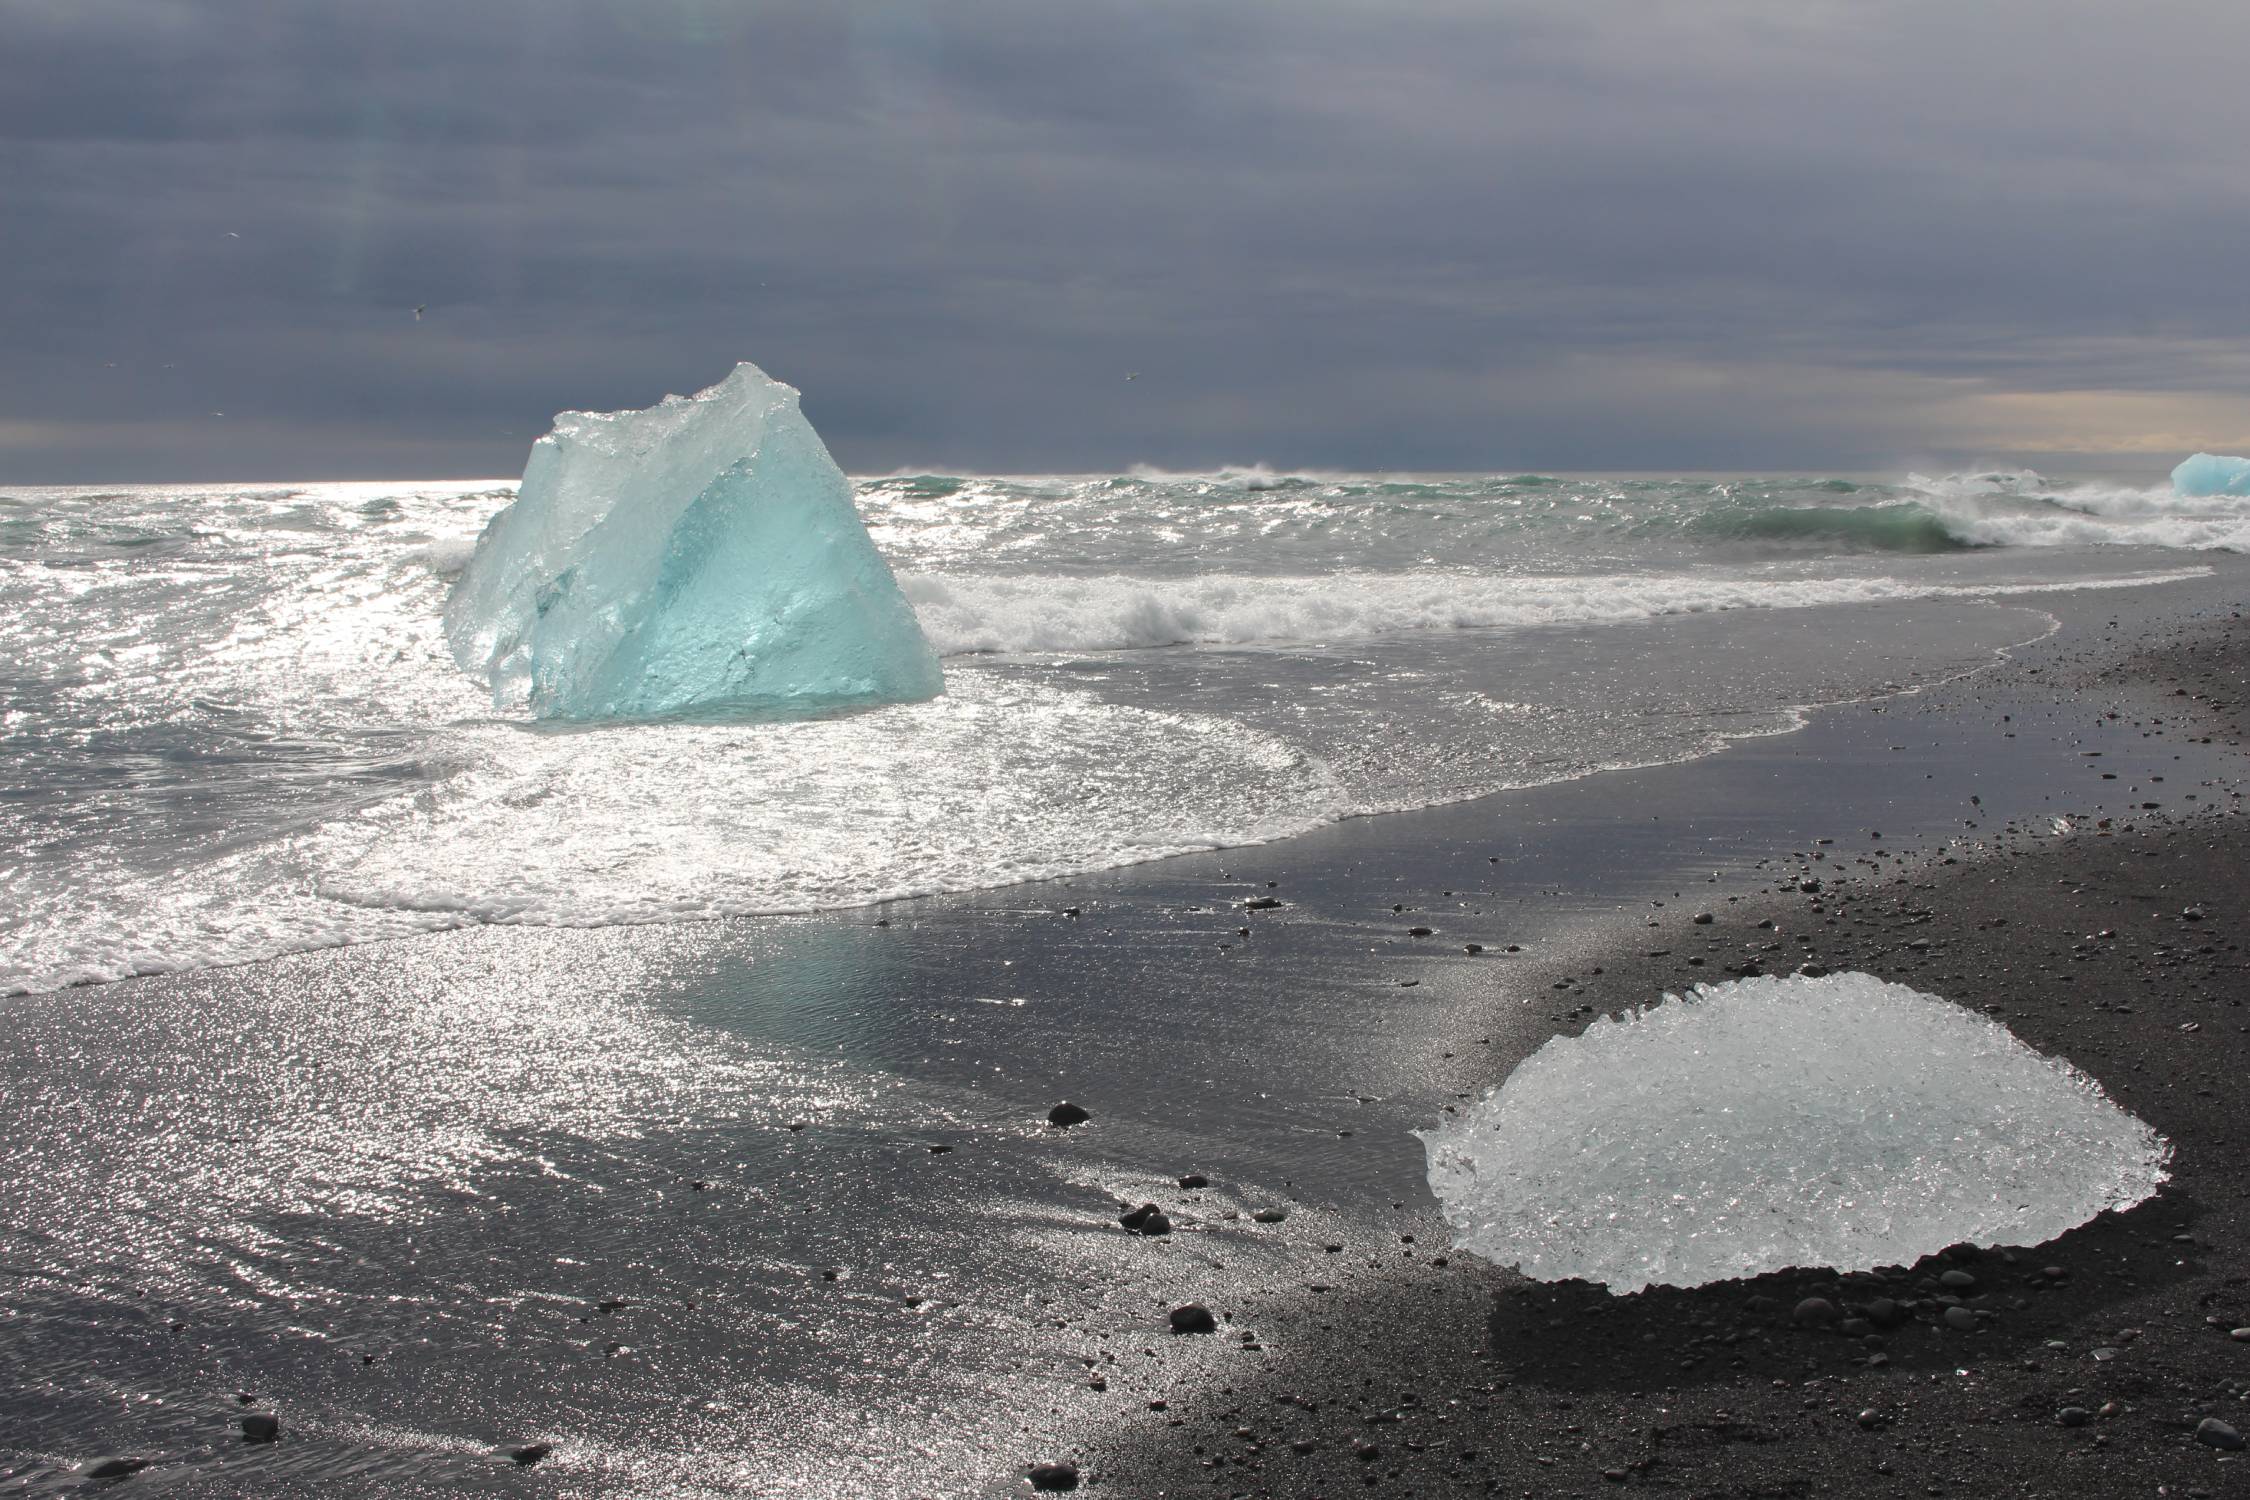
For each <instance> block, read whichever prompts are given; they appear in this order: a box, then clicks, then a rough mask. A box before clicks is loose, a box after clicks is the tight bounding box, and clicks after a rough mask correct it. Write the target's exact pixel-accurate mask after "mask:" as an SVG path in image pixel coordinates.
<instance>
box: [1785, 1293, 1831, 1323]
mask: <svg viewBox="0 0 2250 1500" xmlns="http://www.w3.org/2000/svg"><path fill="white" fill-rule="evenodd" d="M1789 1316H1790V1317H1791V1318H1793V1319H1795V1320H1796V1322H1797V1324H1798V1326H1799V1327H1802V1328H1811V1327H1815V1326H1819V1327H1825V1326H1827V1325H1828V1324H1830V1323H1833V1322H1835V1321H1836V1316H1837V1313H1836V1304H1835V1303H1833V1302H1831V1301H1829V1300H1828V1299H1827V1298H1826V1297H1807V1298H1806V1299H1805V1300H1804V1301H1802V1302H1800V1303H1798V1304H1797V1306H1796V1308H1795V1310H1794V1311H1792V1312H1791V1313H1790V1314H1789Z"/></svg>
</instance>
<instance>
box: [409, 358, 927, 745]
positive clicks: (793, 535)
mask: <svg viewBox="0 0 2250 1500" xmlns="http://www.w3.org/2000/svg"><path fill="white" fill-rule="evenodd" d="M445 631H446V639H447V641H448V643H449V644H450V645H451V646H452V648H453V656H454V659H455V660H456V661H458V662H459V663H460V664H461V667H462V669H463V670H464V671H467V672H469V673H471V674H473V675H476V676H480V677H483V678H485V679H487V680H488V681H489V682H490V683H491V685H492V697H493V702H494V704H495V705H496V706H501V707H506V706H511V705H514V704H517V703H528V704H529V705H530V708H531V710H532V712H533V713H534V714H536V715H537V716H538V717H540V718H543V719H618V718H649V717H655V716H659V715H676V714H707V713H717V714H722V715H726V716H730V717H755V718H798V717H803V716H806V715H810V714H817V713H820V712H823V711H826V710H830V709H836V708H843V707H850V706H854V705H864V704H874V703H912V702H919V701H920V700H922V699H925V698H931V697H935V696H936V695H937V694H938V693H940V692H942V691H943V690H944V686H945V682H944V678H943V676H942V674H941V673H940V671H939V668H938V662H937V657H936V655H935V653H933V652H932V651H931V649H930V646H929V643H928V642H927V641H926V640H924V639H923V637H922V630H921V627H920V625H919V624H917V623H916V621H915V618H914V611H913V609H912V608H911V607H910V606H909V605H908V604H907V602H906V599H905V597H904V596H903V595H901V594H900V592H899V588H898V584H897V582H896V581H895V580H894V579H893V578H892V577H891V570H890V568H889V567H888V566H886V565H885V563H884V562H883V559H882V556H881V554H879V553H877V552H876V550H875V544H874V543H873V542H872V541H870V540H869V539H868V535H867V528H866V526H865V525H864V524H862V523H861V521H860V517H859V510H858V507H857V506H856V504H855V503H854V501H853V498H852V489H851V485H850V483H849V482H848V481H847V480H846V479H845V478H844V475H843V473H842V471H841V470H839V469H838V468H837V467H836V462H835V460H834V459H832V458H830V457H829V456H828V450H827V448H825V447H824V446H822V444H821V441H820V437H819V435H818V434H817V433H815V432H814V431H813V429H812V424H811V423H809V422H807V421H806V420H805V418H804V414H803V413H802V412H801V411H799V410H798V408H797V392H796V391H795V390H793V389H792V388H790V387H789V386H786V385H783V384H781V383H780V382H779V381H777V380H773V379H771V378H769V377H768V376H767V375H766V374H765V372H764V371H762V370H760V369H759V368H758V367H757V366H756V365H752V364H740V365H736V366H735V368H734V373H733V374H731V375H729V376H728V377H727V378H726V379H724V380H722V381H720V382H719V383H718V384H717V385H714V386H712V387H711V388H710V389H709V390H707V391H703V392H701V393H700V394H698V395H694V396H686V397H682V396H667V397H665V398H664V400H663V401H661V402H659V403H658V404H657V405H655V406H652V407H650V408H649V409H648V410H646V411H621V412H564V413H562V414H561V415H560V416H558V417H556V418H555V426H554V430H553V431H552V432H550V433H548V434H547V435H546V436H545V437H543V438H541V439H540V440H539V441H538V442H537V443H536V444H535V445H533V447H532V450H531V461H530V462H529V463H528V464H527V465H526V466H525V468H524V471H523V485H522V488H521V489H520V490H519V491H518V493H517V498H516V501H515V503H514V504H512V505H510V506H509V507H508V508H507V509H506V510H503V511H502V512H500V514H499V515H497V516H495V517H493V520H492V524H491V525H490V526H488V527H486V528H485V532H484V535H483V536H482V537H481V538H479V539H478V542H477V549H476V553H475V555H474V556H473V557H471V558H470V560H469V564H468V567H467V568H466V569H465V570H464V571H463V573H462V575H461V579H460V582H459V583H458V584H456V585H455V586H454V590H453V596H452V598H451V599H450V600H449V601H448V602H447V604H446V610H445Z"/></svg>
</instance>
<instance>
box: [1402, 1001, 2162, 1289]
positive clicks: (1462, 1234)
mask: <svg viewBox="0 0 2250 1500" xmlns="http://www.w3.org/2000/svg"><path fill="white" fill-rule="evenodd" d="M1422 1143H1423V1145H1424V1146H1425V1147H1426V1148H1427V1150H1428V1152H1429V1175H1430V1186H1431V1188H1432V1189H1433V1190H1434V1191H1435V1192H1436V1194H1437V1196H1438V1201H1439V1203H1440V1204H1441V1205H1442V1206H1443V1208H1444V1211H1445V1217H1446V1221H1447V1222H1448V1223H1449V1224H1450V1225H1451V1226H1452V1229H1453V1236H1454V1240H1455V1242H1456V1243H1457V1244H1458V1245H1459V1246H1460V1247H1461V1248H1462V1249H1464V1250H1468V1251H1471V1252H1473V1253H1475V1254H1477V1255H1480V1256H1483V1257H1484V1258H1485V1259H1487V1260H1490V1261H1494V1262H1496V1263H1498V1264H1501V1265H1508V1266H1515V1267H1518V1268H1520V1269H1521V1270H1522V1271H1523V1272H1524V1274H1526V1275H1528V1276H1531V1277H1533V1278H1535V1279H1537V1280H1541V1281H1562V1280H1567V1279H1569V1278H1572V1277H1577V1278H1582V1279H1584V1280H1587V1281H1594V1282H1600V1283H1602V1284H1603V1285H1606V1286H1608V1287H1610V1288H1611V1289H1612V1290H1614V1291H1621V1292H1625V1291H1639V1290H1641V1289H1642V1288H1644V1287H1647V1286H1651V1285H1664V1286H1700V1285H1702V1284H1703V1283H1705V1282H1709V1281H1720V1280H1724V1279H1727V1278H1729V1277H1737V1276H1756V1275H1760V1274H1762V1273H1764V1272H1767V1271H1776V1270H1780V1269H1783V1268H1785V1267H1789V1266H1832V1267H1834V1268H1836V1269H1838V1270H1868V1269H1871V1268H1873V1267H1876V1266H1886V1265H1907V1264H1911V1263H1912V1262H1913V1261H1914V1260H1916V1259H1918V1258H1919V1257H1921V1256H1924V1255H1927V1254H1930V1253H1932V1252H1933V1251H1937V1250H1942V1249H1944V1248H1945V1247H1946V1246H1947V1245H1951V1244H1955V1243H1958V1242H1962V1241H1968V1242H1971V1243H1975V1244H1984V1245H1994V1244H2014V1245H2030V1244H2037V1243H2039V1242H2041V1241H2043V1240H2048V1239H2052V1238H2054V1237H2055V1236H2056V1235H2058V1234H2061V1233H2062V1232H2063V1231H2064V1230H2066V1229H2070V1228H2072V1227H2073V1226H2075V1225H2078V1224H2082V1223H2084V1222H2085V1221H2086V1220H2088V1219H2090V1218H2092V1217H2094V1215H2096V1214H2098V1213H2100V1212H2101V1211H2102V1210H2103V1209H2106V1208H2123V1207H2126V1206H2128V1205H2131V1204H2134V1203H2138V1202H2140V1201H2141V1200H2142V1199H2144V1198H2147V1197H2148V1196H2150V1195H2151V1194H2153V1193H2154V1192H2155V1191H2156V1189H2157V1185H2158V1184H2160V1183H2162V1182H2163V1181H2164V1180H2165V1178H2166V1175H2167V1174H2166V1172H2165V1164H2166V1162H2168V1161H2169V1160H2170V1158H2171V1148H2170V1146H2169V1145H2168V1144H2166V1142H2165V1141H2164V1139H2163V1138H2162V1137H2161V1136H2159V1135H2157V1133H2156V1132H2155V1131H2153V1130H2151V1129H2150V1128H2149V1127H2148V1126H2146V1125H2144V1124H2142V1123H2141V1122H2140V1121H2139V1120H2137V1119H2135V1118H2134V1117H2133V1116H2132V1115H2130V1114H2127V1113H2126V1112H2125V1111H2124V1110H2123V1109H2120V1108H2119V1107H2118V1106H2117V1105H2116V1104H2114V1103H2112V1102H2111V1101H2110V1099H2109V1098H2108V1096H2107V1095H2105V1094H2103V1093H2102V1091H2101V1088H2100V1086H2099V1085H2098V1084H2096V1083H2095V1082H2094V1081H2093V1080H2092V1079H2090V1078H2088V1077H2086V1076H2085V1075H2084V1074H2083V1073H2080V1072H2079V1071H2078V1070H2077V1069H2075V1068H2073V1067H2071V1066H2070V1065H2069V1064H2068V1063H2066V1062H2062V1061H2060V1060H2059V1059H2055V1058H2050V1057H2042V1056H2041V1055H2040V1054H2038V1053H2036V1052H2034V1051H2032V1050H2031V1049H2030V1048H2029V1047H2026V1046H2025V1045H2024V1044H2023V1043H2022V1042H2020V1041H2018V1040H2016V1038H2015V1037H2014V1036H2013V1035H2012V1034H2011V1033H2010V1032H2009V1031H2008V1030H2007V1028H2006V1027H2004V1026H2001V1025H1998V1024H1997V1023H1995V1022H1992V1021H1988V1020H1986V1019H1985V1018H1983V1017H1982V1016H1979V1015H1976V1014H1974V1013H1973V1012H1970V1011H1967V1010H1964V1009H1962V1008H1961V1007H1959V1006H1957V1005H1954V1004H1952V1003H1950V1002H1949V1001H1945V1000H1941V999H1939V998H1937V997H1936V996H1934V995H1925V994H1921V993H1919V992H1917V991H1915V990H1911V989H1908V988H1907V987H1906V986H1904V985H1898V984H1887V983H1885V982H1883V981H1882V980H1879V979H1876V978H1875V977H1874V976H1872V975H1868V974H1835V975H1830V976H1827V977H1824V978H1820V979H1808V978H1804V977H1802V976H1798V977H1792V978H1786V979H1782V978H1771V977H1767V978H1756V979H1742V980H1736V981H1734V982H1732V983H1728V984H1720V985H1704V986H1700V987H1698V988H1697V989H1696V990H1695V991H1694V992H1692V993H1691V994H1689V995H1688V996H1686V997H1684V998H1683V997H1680V996H1676V995H1667V996H1665V997H1664V1003H1663V1004H1661V1005H1655V1006H1651V1007H1649V1008H1647V1009H1645V1010H1641V1011H1638V1012H1635V1013H1633V1014H1630V1015H1628V1016H1626V1017H1625V1018H1624V1019H1622V1020H1612V1019H1610V1018H1608V1017H1603V1018H1602V1019H1599V1020H1597V1021H1595V1022H1594V1024H1593V1025H1591V1026H1589V1027H1587V1028H1586V1031H1585V1033H1584V1034H1583V1035H1582V1036H1578V1037H1556V1038H1554V1039H1553V1040H1552V1041H1550V1042H1548V1043H1547V1044H1546V1045H1545V1046H1544V1047H1541V1048H1540V1049H1539V1050H1538V1051H1537V1052H1535V1053H1533V1054H1532V1055H1531V1057H1530V1058H1529V1059H1527V1060H1526V1061H1525V1062H1524V1064H1523V1065H1522V1066H1521V1067H1519V1068H1517V1069H1516V1071H1515V1072H1514V1073H1513V1074H1511V1075H1510V1076H1509V1078H1508V1080H1507V1081H1506V1082H1505V1083H1503V1084H1502V1085H1501V1086H1500V1087H1499V1088H1498V1089H1497V1090H1495V1091H1494V1092H1492V1093H1490V1094H1488V1095H1486V1096H1485V1098H1484V1099H1483V1100H1482V1101H1480V1102H1479V1103H1478V1104H1476V1105H1475V1106H1473V1107H1472V1108H1470V1109H1469V1110H1468V1111H1467V1112H1466V1113H1465V1114H1463V1115H1462V1116H1461V1117H1460V1119H1459V1120H1458V1121H1457V1122H1453V1123H1448V1124H1445V1125H1442V1126H1440V1127H1439V1128H1438V1129H1436V1130H1434V1131H1430V1132H1427V1133H1425V1134H1424V1135H1423V1136H1422Z"/></svg>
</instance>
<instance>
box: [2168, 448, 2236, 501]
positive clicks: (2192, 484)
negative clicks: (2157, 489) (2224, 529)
mask: <svg viewBox="0 0 2250 1500" xmlns="http://www.w3.org/2000/svg"><path fill="white" fill-rule="evenodd" d="M2172 489H2173V491H2174V492H2175V493H2177V494H2181V495H2250V458H2223V457H2221V456H2220V455H2219V454H2216V453H2198V454H2196V455H2194V456H2193V457H2191V458H2184V459H2182V460H2180V466H2179V467H2178V468H2176V469H2174V470H2173V471H2172Z"/></svg>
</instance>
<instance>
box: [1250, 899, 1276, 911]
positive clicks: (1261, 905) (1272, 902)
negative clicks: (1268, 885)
mask: <svg viewBox="0 0 2250 1500" xmlns="http://www.w3.org/2000/svg"><path fill="white" fill-rule="evenodd" d="M1280 904H1281V900H1280V898H1279V897H1276V896H1253V897H1251V898H1250V899H1249V900H1248V901H1245V902H1243V903H1242V909H1243V910H1244V911H1272V910H1273V909H1274V908H1275V907H1277V906H1279V905H1280Z"/></svg>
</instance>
